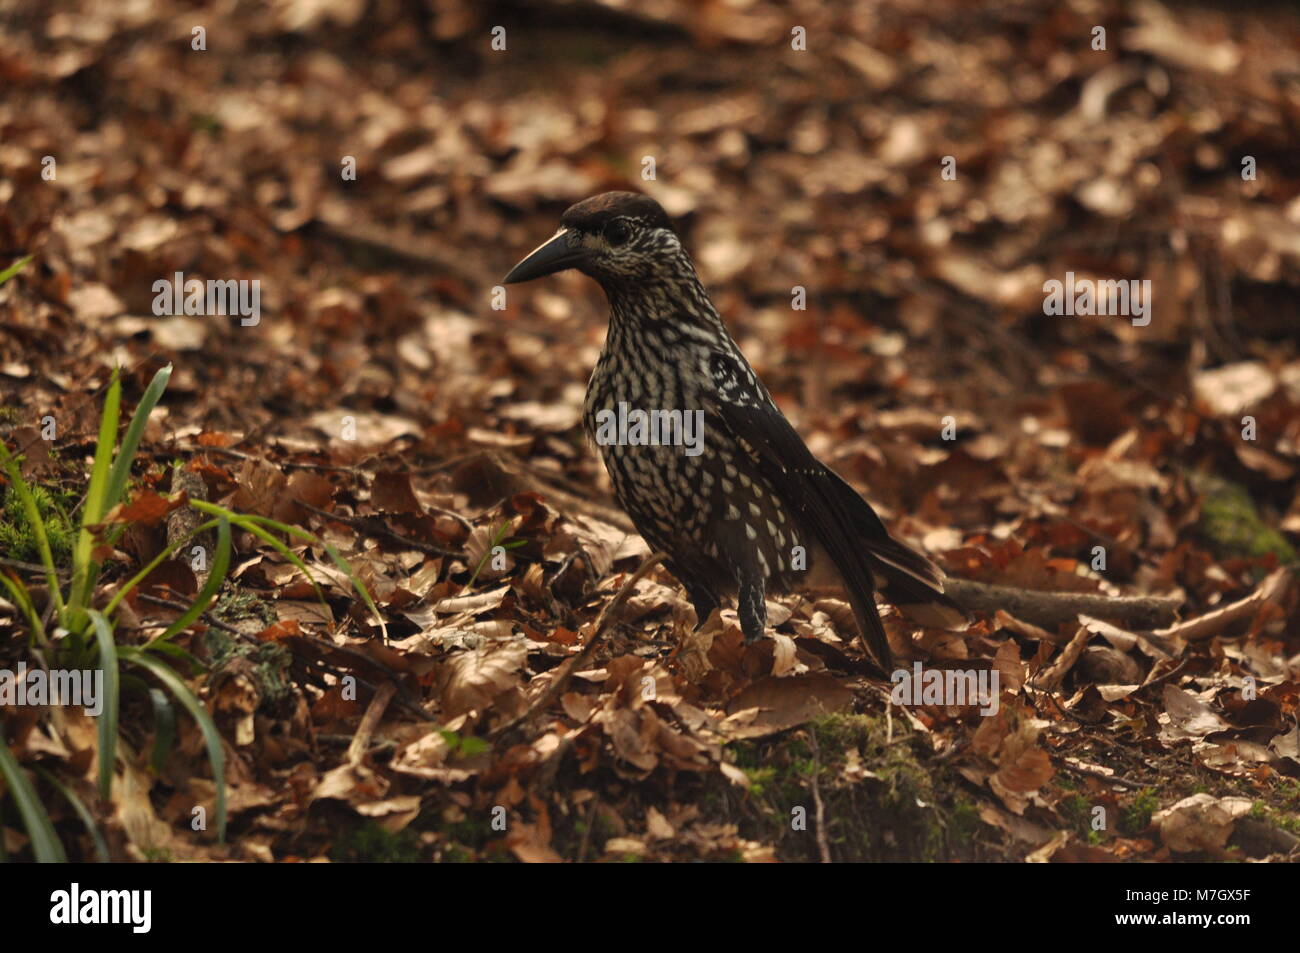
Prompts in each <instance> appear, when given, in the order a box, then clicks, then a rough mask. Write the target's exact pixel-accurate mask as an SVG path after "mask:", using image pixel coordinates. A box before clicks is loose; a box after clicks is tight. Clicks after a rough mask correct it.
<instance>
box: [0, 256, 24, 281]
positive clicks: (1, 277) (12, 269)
mask: <svg viewBox="0 0 1300 953" xmlns="http://www.w3.org/2000/svg"><path fill="white" fill-rule="evenodd" d="M31 260H32V256H31V255H27V256H25V257H23V258H19V259H18V260H17V261H16V262H14V263H13V264H12V265H10V266H9V267H8V268H6V269H5V270H4V271H0V285H2V284H4V283H5V282H6V281H8V280H9V279H10V278H12V277H13V276H14V275H16V274H18V272H20V271H22V270H23V268H25V267H26V266H27V263H28V262H29V261H31Z"/></svg>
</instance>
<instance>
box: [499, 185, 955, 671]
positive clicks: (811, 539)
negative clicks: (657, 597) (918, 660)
mask: <svg viewBox="0 0 1300 953" xmlns="http://www.w3.org/2000/svg"><path fill="white" fill-rule="evenodd" d="M566 268H577V269H578V270H579V271H581V272H582V273H583V274H585V275H588V276H590V277H592V278H594V279H595V280H596V281H598V282H599V283H600V285H601V287H602V288H603V289H604V290H605V296H606V297H607V298H608V299H609V306H610V319H609V333H608V335H607V337H606V340H605V348H604V350H603V351H602V352H601V355H600V360H599V361H597V363H596V369H595V371H594V372H593V373H592V375H591V381H590V383H589V384H588V385H587V398H586V404H585V408H584V422H585V425H586V429H587V432H588V434H589V435H591V436H592V437H593V438H594V439H595V441H596V443H597V444H598V445H599V446H600V451H601V455H602V456H603V457H604V460H605V466H606V468H607V469H608V470H609V475H610V479H611V481H612V482H613V485H614V492H615V495H616V496H617V498H618V501H619V503H620V504H621V505H622V506H623V508H624V509H625V510H626V511H627V514H628V516H630V517H631V518H632V522H633V524H634V525H635V526H636V528H637V531H638V532H640V533H641V535H642V536H644V537H645V539H646V542H647V543H648V544H649V545H650V546H651V547H652V548H653V549H658V550H662V551H663V552H664V553H665V554H666V555H667V556H668V559H667V562H666V566H667V568H668V569H669V571H670V572H672V574H673V575H674V576H675V577H676V578H677V579H678V580H679V581H680V582H681V584H682V585H683V586H685V587H686V591H687V594H688V595H689V597H690V600H691V603H692V604H693V605H694V607H695V614H696V617H697V619H698V620H699V623H700V624H701V625H702V624H703V623H704V621H705V620H706V619H708V617H709V614H710V613H711V612H712V610H713V609H715V608H717V607H718V606H719V605H720V604H721V600H722V598H723V597H734V598H735V599H736V605H737V613H738V615H739V616H740V625H741V629H742V631H743V632H744V635H745V640H746V642H753V641H754V640H755V639H758V638H759V637H760V636H761V635H762V634H763V629H764V625H765V623H766V620H767V611H766V607H765V605H764V596H765V593H767V592H769V591H773V592H788V591H792V590H803V591H819V590H821V591H824V590H828V589H833V590H836V591H840V592H843V593H844V594H846V595H847V596H848V599H849V602H850V603H851V604H852V606H853V612H854V616H855V618H856V620H857V625H858V629H859V633H860V635H861V636H862V639H863V642H864V643H865V644H866V646H867V647H868V648H869V650H870V651H871V653H872V654H873V655H875V657H876V660H877V661H878V662H879V664H880V665H881V666H883V667H884V668H885V670H886V671H887V670H888V669H889V667H890V666H891V665H892V661H891V653H890V649H889V641H888V639H887V638H886V636H885V629H884V626H883V625H882V624H881V621H880V614H879V612H878V611H877V609H876V603H875V598H874V594H875V592H876V590H877V589H883V590H884V591H885V594H886V595H887V596H888V598H889V600H890V601H892V602H893V603H894V604H896V605H898V606H899V607H900V608H902V609H903V610H904V611H906V612H908V614H909V615H910V616H912V617H913V618H915V619H917V621H920V622H924V623H928V624H933V625H938V626H941V627H951V626H956V625H960V624H961V623H962V622H963V621H964V613H963V612H962V610H961V609H960V608H959V607H958V606H957V604H956V603H954V602H953V601H952V600H951V599H949V598H948V597H947V596H945V595H944V594H943V574H942V572H941V571H940V570H939V568H938V567H937V566H935V565H934V563H932V562H931V561H930V560H929V559H927V558H926V557H925V556H923V555H921V554H920V553H918V552H917V551H916V550H914V549H912V548H911V547H909V546H906V545H904V544H903V543H900V542H899V541H898V540H896V539H894V538H893V537H892V536H890V535H889V532H888V531H887V530H886V529H885V525H884V524H883V523H882V522H881V521H880V517H879V516H877V515H876V513H875V511H874V510H872V508H871V507H870V506H869V505H868V504H867V502H866V501H865V500H863V499H862V497H860V496H859V495H858V494H857V493H856V492H855V491H854V490H853V488H852V487H851V486H849V485H848V484H847V483H846V482H844V480H842V479H841V478H840V477H839V476H837V475H836V474H835V472H834V471H832V470H831V469H830V468H829V467H827V466H826V465H825V464H823V463H821V462H820V461H819V460H818V459H817V458H816V457H814V456H813V455H812V453H811V452H810V451H809V449H808V447H807V446H806V445H805V444H804V442H803V440H802V439H800V437H799V435H798V434H797V433H796V432H795V430H794V428H793V427H792V426H791V425H790V422H789V421H788V420H786V418H785V416H784V415H783V414H782V413H781V411H780V409H779V408H778V407H777V406H776V404H775V403H774V402H773V400H772V397H771V395H770V394H768V392H767V388H766V387H764V386H763V382H762V381H760V380H759V379H758V376H757V375H756V374H755V373H754V370H753V368H751V367H750V366H749V362H748V361H746V360H745V357H744V355H743V354H741V353H740V348H739V347H737V346H736V342H735V341H734V340H732V338H731V335H730V334H729V333H727V329H726V327H725V326H724V325H723V323H722V319H721V318H720V317H719V316H718V312H717V309H716V308H714V306H713V302H711V301H710V300H709V296H708V294H707V293H706V292H705V290H704V286H703V285H702V284H701V283H700V280H699V277H698V276H697V275H696V273H695V266H694V265H693V264H692V262H691V259H690V256H689V255H687V253H686V250H685V249H684V248H683V247H682V244H681V241H680V240H679V239H678V237H677V234H676V233H675V232H674V230H673V227H672V224H671V223H670V222H669V220H668V216H667V214H666V213H665V212H664V210H663V208H661V207H660V205H659V203H658V202H656V201H655V200H654V199H652V198H650V197H648V196H645V195H639V194H637V193H634V192H607V193H605V194H603V195H597V196H595V197H593V198H589V199H587V200H585V201H583V202H579V203H578V204H577V205H574V206H573V207H572V208H570V209H569V210H568V211H566V212H565V213H564V215H563V217H562V218H561V219H560V229H559V231H558V232H556V233H555V235H553V236H552V237H551V238H549V239H547V241H546V242H545V243H543V244H542V245H541V246H540V247H538V248H537V249H536V250H534V251H533V252H531V253H530V254H529V255H528V256H527V257H525V258H524V259H523V261H521V262H519V264H517V265H516V266H515V267H514V268H513V269H512V270H511V271H510V273H509V274H508V275H506V277H505V282H506V283H507V284H510V283H513V282H520V281H531V280H532V279H534V278H541V277H543V276H544V275H550V274H553V273H555V272H557V271H562V270H564V269H566ZM629 418H631V419H632V421H633V423H632V425H631V426H628V424H627V421H628V419H629ZM647 419H649V421H650V425H649V426H647V425H646V421H647ZM615 420H617V425H615V423H614V421H615ZM692 421H699V422H701V423H702V424H703V427H702V433H701V434H699V435H697V436H698V437H702V439H697V440H696V442H695V444H694V445H692V444H691V443H690V442H689V441H688V440H687V439H686V438H688V437H690V436H692V435H691V433H690V430H691V428H690V424H691V422H692ZM638 423H640V424H641V427H640V430H639V431H638V430H637V426H636V425H637V424H638ZM655 423H658V424H659V427H658V431H656V427H655V426H654V424H655ZM663 436H666V437H668V438H671V439H667V440H658V439H656V438H657V437H663ZM629 438H630V439H629ZM692 451H694V452H692Z"/></svg>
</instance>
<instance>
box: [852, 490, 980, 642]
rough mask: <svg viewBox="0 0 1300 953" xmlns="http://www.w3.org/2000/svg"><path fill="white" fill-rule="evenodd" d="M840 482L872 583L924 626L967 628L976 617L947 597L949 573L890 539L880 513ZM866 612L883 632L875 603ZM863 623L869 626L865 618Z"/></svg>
mask: <svg viewBox="0 0 1300 953" xmlns="http://www.w3.org/2000/svg"><path fill="white" fill-rule="evenodd" d="M831 472H832V473H833V471H831ZM834 483H835V487H836V489H835V495H836V503H837V508H838V509H839V511H840V512H841V513H842V514H843V515H844V517H845V524H844V525H845V526H846V527H849V532H850V534H851V535H852V536H853V538H854V540H855V541H856V542H857V544H858V545H859V546H860V547H861V548H862V550H863V552H864V555H865V556H866V562H867V565H868V566H869V568H870V571H871V576H872V579H873V581H874V583H875V585H876V587H877V588H879V589H880V590H882V592H883V595H884V596H885V598H886V599H888V600H889V601H890V602H892V603H893V604H894V605H896V606H898V608H899V609H900V610H902V611H903V612H904V613H905V614H906V615H907V616H908V617H909V618H911V619H912V620H913V621H915V622H918V623H920V624H921V625H926V626H932V627H934V628H937V629H959V628H962V627H963V626H965V625H966V624H967V623H968V622H969V621H970V617H969V616H968V615H967V613H966V611H965V610H964V609H962V607H961V606H959V605H958V604H957V603H956V602H954V601H953V600H952V599H951V598H949V597H948V596H946V595H945V594H944V591H943V580H944V575H943V571H942V570H941V569H940V568H939V567H938V566H936V565H935V564H934V563H933V562H932V561H931V560H930V559H928V558H927V557H926V556H924V555H922V554H921V553H919V552H917V551H916V550H915V549H913V548H912V547H911V546H908V545H907V544H906V543H901V542H899V541H898V540H897V539H895V538H894V537H892V536H890V535H889V531H888V530H887V529H886V528H885V524H884V523H882V522H881V520H880V517H879V516H877V515H876V511H875V510H873V509H872V508H871V505H870V504H869V503H868V502H867V501H866V500H864V499H863V498H862V497H861V496H859V495H858V493H857V491H856V490H854V489H853V487H851V486H849V485H848V484H847V483H845V482H844V481H843V480H842V479H839V478H838V476H836V477H835V478H834ZM863 610H864V611H861V612H858V614H859V615H861V616H866V617H867V618H866V620H865V622H866V626H867V627H868V628H870V629H872V630H873V631H874V630H876V629H879V630H880V632H881V633H883V631H884V627H883V626H882V625H881V623H880V616H879V613H878V612H876V611H875V604H874V600H873V601H872V605H871V607H870V611H865V610H866V607H865V606H864V607H863ZM855 611H856V609H855ZM858 625H859V627H862V626H863V619H861V618H860V619H859V621H858ZM863 631H864V632H865V631H866V629H864V630H863ZM885 644H886V645H887V644H888V643H887V642H886V643H885Z"/></svg>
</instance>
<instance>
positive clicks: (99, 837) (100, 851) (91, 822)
mask: <svg viewBox="0 0 1300 953" xmlns="http://www.w3.org/2000/svg"><path fill="white" fill-rule="evenodd" d="M36 770H37V771H39V772H40V775H41V777H42V778H44V779H45V781H46V783H47V784H49V786H50V787H52V788H54V790H56V791H58V792H59V793H60V794H62V795H63V797H64V799H65V800H66V801H67V802H68V803H69V804H71V805H72V809H73V810H74V811H76V813H77V817H79V818H81V823H83V824H85V825H86V832H87V833H88V834H90V839H91V841H93V842H94V845H95V856H96V857H97V858H99V862H100V863H101V864H107V863H109V862H110V861H111V860H112V858H111V857H110V856H109V853H108V842H107V841H105V840H104V835H103V834H101V833H100V832H99V828H98V827H96V826H95V818H94V816H93V815H92V814H91V813H90V811H89V809H87V807H86V804H85V802H84V801H82V800H81V798H79V797H77V795H76V793H75V792H74V791H73V790H72V789H71V788H69V787H68V786H67V785H65V784H64V783H63V782H62V781H60V780H59V779H58V778H56V777H55V776H54V775H53V774H51V773H50V772H49V771H46V770H45V769H44V768H37V769H36Z"/></svg>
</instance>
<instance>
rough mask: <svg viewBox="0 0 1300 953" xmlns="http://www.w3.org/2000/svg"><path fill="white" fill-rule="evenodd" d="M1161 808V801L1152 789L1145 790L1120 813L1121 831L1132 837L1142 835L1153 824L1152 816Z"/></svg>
mask: <svg viewBox="0 0 1300 953" xmlns="http://www.w3.org/2000/svg"><path fill="white" fill-rule="evenodd" d="M1159 808H1160V799H1159V798H1157V797H1156V792H1155V791H1154V790H1153V789H1152V788H1143V789H1142V790H1141V791H1139V792H1138V793H1137V794H1135V795H1133V800H1132V801H1131V802H1129V804H1128V806H1126V807H1125V808H1124V810H1123V811H1121V812H1120V815H1119V829H1120V832H1121V833H1123V834H1127V835H1129V836H1130V837H1132V836H1134V835H1136V834H1140V833H1141V832H1142V831H1144V830H1146V829H1147V827H1148V826H1150V824H1151V815H1152V814H1154V813H1155V812H1156V811H1157V810H1158V809H1159Z"/></svg>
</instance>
